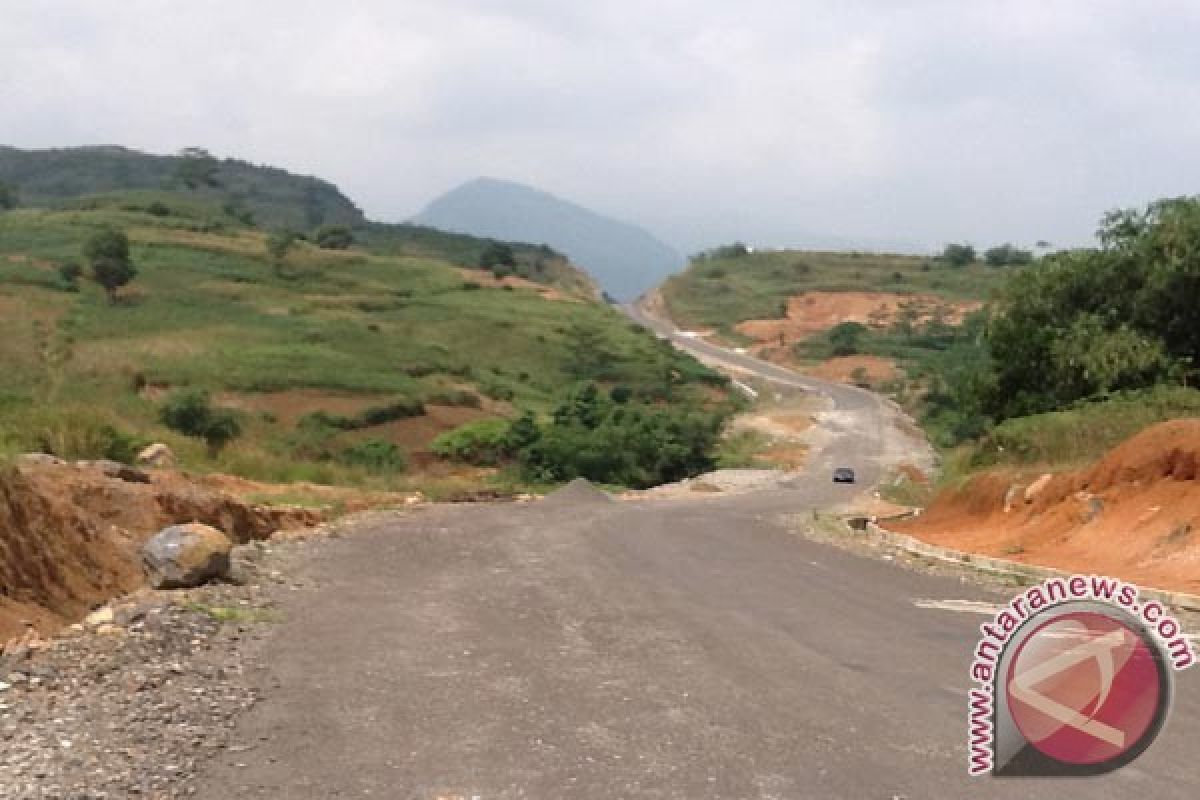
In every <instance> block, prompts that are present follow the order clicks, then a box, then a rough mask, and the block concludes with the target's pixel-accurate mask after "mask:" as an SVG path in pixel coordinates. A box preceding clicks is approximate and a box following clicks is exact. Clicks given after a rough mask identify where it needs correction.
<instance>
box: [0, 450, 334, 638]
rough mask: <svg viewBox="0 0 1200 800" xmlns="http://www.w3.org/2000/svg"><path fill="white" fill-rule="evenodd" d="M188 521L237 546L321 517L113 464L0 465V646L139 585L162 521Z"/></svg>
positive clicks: (36, 462) (53, 626)
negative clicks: (146, 546) (143, 552)
mask: <svg viewBox="0 0 1200 800" xmlns="http://www.w3.org/2000/svg"><path fill="white" fill-rule="evenodd" d="M191 521H197V522H204V523H207V524H209V525H213V526H215V527H218V528H220V529H221V530H223V531H225V532H226V533H228V534H229V536H230V538H232V539H233V540H234V541H235V542H239V543H241V542H246V541H250V540H255V539H264V538H266V537H268V536H270V535H271V534H272V533H273V532H274V531H276V530H280V529H288V528H297V527H306V526H311V525H315V524H317V523H318V522H320V521H321V514H320V512H317V511H314V510H310V509H291V508H270V507H266V506H261V505H256V504H252V503H248V502H245V501H243V500H241V499H240V498H238V497H236V496H235V495H233V494H230V493H228V492H224V491H220V490H217V489H214V488H208V487H205V486H202V485H200V484H198V483H194V482H192V481H190V480H188V479H187V478H186V477H184V476H182V475H180V474H178V473H174V472H166V471H155V472H149V473H143V472H140V471H137V470H132V469H128V468H124V469H122V468H120V467H119V465H115V464H104V463H98V464H86V463H81V464H65V463H61V462H59V463H55V461H54V460H51V459H49V458H42V459H36V460H30V459H25V460H24V461H23V462H22V464H21V465H20V466H18V467H16V468H12V469H7V470H5V471H3V472H0V643H3V642H4V641H6V640H7V639H8V638H9V637H12V636H15V635H18V634H20V633H22V632H23V630H24V629H25V627H26V623H30V624H32V625H34V626H35V627H37V628H38V629H39V630H40V631H41V632H43V633H46V632H49V631H52V630H54V629H56V628H58V627H60V626H61V625H63V624H64V623H68V622H71V621H74V620H75V619H78V618H79V617H80V616H82V615H83V614H85V613H86V612H87V611H88V610H89V609H91V608H92V607H93V606H95V605H97V604H99V603H102V602H104V601H106V600H108V599H110V598H112V597H115V596H117V595H121V594H124V593H126V592H129V591H132V590H134V589H136V588H138V587H139V586H141V585H142V581H143V576H142V568H141V558H140V553H139V550H140V547H141V545H142V544H143V543H144V542H145V541H146V539H148V538H149V537H150V536H152V535H153V534H154V533H156V532H158V531H159V530H160V529H162V528H163V527H165V526H167V525H170V524H173V523H178V522H191Z"/></svg>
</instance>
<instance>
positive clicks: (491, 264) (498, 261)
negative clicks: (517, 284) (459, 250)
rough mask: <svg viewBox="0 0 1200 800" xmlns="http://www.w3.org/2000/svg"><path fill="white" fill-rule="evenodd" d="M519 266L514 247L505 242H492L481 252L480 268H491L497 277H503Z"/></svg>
mask: <svg viewBox="0 0 1200 800" xmlns="http://www.w3.org/2000/svg"><path fill="white" fill-rule="evenodd" d="M516 266H517V257H516V255H515V254H514V253H513V249H512V248H511V247H509V246H508V245H506V244H504V242H490V243H489V244H488V246H487V247H485V248H483V252H482V253H480V254H479V267H480V269H490V270H491V271H492V273H493V274H495V275H496V277H502V276H504V275H507V274H508V273H509V272H511V271H512V269H513V268H514V267H516Z"/></svg>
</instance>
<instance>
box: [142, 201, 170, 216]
mask: <svg viewBox="0 0 1200 800" xmlns="http://www.w3.org/2000/svg"><path fill="white" fill-rule="evenodd" d="M146 213H147V214H151V215H153V216H155V217H169V216H171V208H170V207H169V206H168V205H167V204H166V203H164V202H162V201H161V200H155V201H154V202H153V203H151V204H150V205H148V206H146Z"/></svg>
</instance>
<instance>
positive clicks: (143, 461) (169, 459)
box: [137, 442, 175, 469]
mask: <svg viewBox="0 0 1200 800" xmlns="http://www.w3.org/2000/svg"><path fill="white" fill-rule="evenodd" d="M137 463H138V466H142V467H154V468H155V469H164V468H167V467H173V466H175V453H174V452H173V451H172V450H171V448H170V447H167V446H166V445H165V444H163V443H162V442H155V443H154V444H152V445H149V446H147V447H146V448H144V449H143V450H142V452H140V453H138V454H137Z"/></svg>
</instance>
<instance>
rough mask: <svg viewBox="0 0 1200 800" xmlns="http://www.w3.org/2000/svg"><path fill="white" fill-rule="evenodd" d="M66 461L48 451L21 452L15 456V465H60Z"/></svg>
mask: <svg viewBox="0 0 1200 800" xmlns="http://www.w3.org/2000/svg"><path fill="white" fill-rule="evenodd" d="M66 463H67V462H66V461H63V460H62V459H61V458H59V457H58V456H52V455H49V454H48V453H22V454H21V455H19V456H17V465H18V466H22V467H61V466H63V465H65V464H66Z"/></svg>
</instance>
